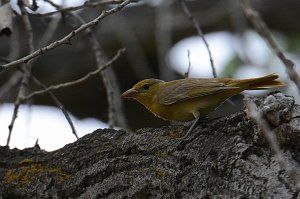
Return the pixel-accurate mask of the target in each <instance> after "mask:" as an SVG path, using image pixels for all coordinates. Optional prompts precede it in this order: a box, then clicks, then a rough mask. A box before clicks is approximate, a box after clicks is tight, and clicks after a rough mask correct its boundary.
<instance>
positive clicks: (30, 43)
mask: <svg viewBox="0 0 300 199" xmlns="http://www.w3.org/2000/svg"><path fill="white" fill-rule="evenodd" d="M18 5H19V7H20V10H21V14H22V15H21V16H22V22H23V24H24V27H25V31H26V36H27V47H28V49H29V53H32V52H33V51H34V47H33V32H32V27H31V24H30V21H29V17H28V13H27V11H26V9H25V3H24V0H18ZM31 68H32V65H31V63H28V64H26V65H25V66H24V69H23V70H24V75H23V79H22V82H21V86H20V89H19V92H18V96H17V99H16V101H15V108H14V112H13V116H12V120H11V123H10V125H9V126H8V129H9V133H8V137H7V142H6V146H8V145H9V142H10V138H11V134H12V130H13V127H14V123H15V121H16V119H17V114H18V110H19V107H20V104H21V99H22V98H23V97H24V96H25V95H26V91H27V89H28V83H29V80H30V77H31Z"/></svg>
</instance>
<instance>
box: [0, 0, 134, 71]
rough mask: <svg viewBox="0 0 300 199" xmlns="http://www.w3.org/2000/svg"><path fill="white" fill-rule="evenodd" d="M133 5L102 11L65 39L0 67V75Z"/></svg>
mask: <svg viewBox="0 0 300 199" xmlns="http://www.w3.org/2000/svg"><path fill="white" fill-rule="evenodd" d="M130 3H131V0H126V1H124V2H123V3H121V4H120V5H118V6H117V7H115V8H112V9H110V10H105V11H102V13H101V14H100V15H99V16H98V17H97V18H95V19H94V20H92V21H90V22H88V23H86V24H83V25H82V26H80V27H79V28H77V29H76V30H74V31H72V32H71V33H70V34H68V35H67V36H65V37H64V38H62V39H60V40H57V41H55V42H53V43H51V44H50V45H48V46H46V47H43V48H40V49H39V50H36V51H34V52H33V53H31V54H29V55H27V56H25V57H23V58H21V59H18V60H15V61H13V62H10V63H8V64H5V65H1V66H0V73H1V72H3V71H6V70H8V69H10V68H13V67H16V66H17V65H20V64H23V63H27V62H28V61H30V60H32V59H34V58H36V57H39V56H41V55H43V54H45V53H46V52H48V51H51V50H53V49H55V48H57V47H58V46H60V45H62V44H70V43H71V39H72V38H73V37H75V36H76V35H77V34H78V33H80V32H82V31H84V30H86V29H87V28H91V27H93V26H96V25H97V24H98V23H99V22H100V21H101V20H102V19H103V18H105V17H107V16H109V15H111V14H114V13H116V12H119V11H120V10H122V9H123V8H124V7H125V6H126V5H128V4H130Z"/></svg>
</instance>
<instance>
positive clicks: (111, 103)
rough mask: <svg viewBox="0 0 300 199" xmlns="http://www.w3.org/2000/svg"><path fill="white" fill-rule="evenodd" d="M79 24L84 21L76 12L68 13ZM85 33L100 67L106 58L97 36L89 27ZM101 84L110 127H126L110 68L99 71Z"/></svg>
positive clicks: (118, 94)
mask: <svg viewBox="0 0 300 199" xmlns="http://www.w3.org/2000/svg"><path fill="white" fill-rule="evenodd" d="M70 14H71V15H72V16H73V17H74V18H75V19H76V20H77V21H78V22H79V23H80V24H84V23H85V21H84V20H83V19H82V18H81V17H80V16H79V15H77V14H75V13H70ZM85 32H86V35H87V36H88V38H89V42H90V44H91V46H92V49H93V52H94V56H95V59H96V64H97V68H100V67H101V66H102V65H103V64H105V63H106V62H107V61H108V59H107V57H106V55H105V54H104V52H103V49H102V47H101V46H100V43H99V42H98V40H97V38H96V37H95V35H94V34H93V32H92V30H91V29H90V28H88V29H86V31H85ZM99 75H100V77H101V79H102V81H103V84H104V86H105V90H106V95H107V101H108V125H109V127H110V128H113V127H114V126H117V125H120V126H122V127H124V128H126V127H127V125H126V122H125V116H124V114H123V111H122V104H121V101H120V97H119V96H120V95H121V93H120V89H119V86H118V85H117V80H116V77H115V74H114V72H113V70H112V69H111V68H108V69H106V70H103V71H101V72H100V73H99Z"/></svg>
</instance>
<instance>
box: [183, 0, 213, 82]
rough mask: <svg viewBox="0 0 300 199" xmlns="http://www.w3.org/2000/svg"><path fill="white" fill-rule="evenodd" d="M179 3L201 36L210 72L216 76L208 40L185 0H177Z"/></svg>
mask: <svg viewBox="0 0 300 199" xmlns="http://www.w3.org/2000/svg"><path fill="white" fill-rule="evenodd" d="M178 1H179V2H180V4H181V7H182V8H183V10H184V12H185V14H186V15H187V17H188V18H189V19H190V20H191V21H192V23H193V24H194V26H195V28H196V30H197V33H198V35H199V36H200V37H201V38H202V40H203V42H204V44H205V46H206V48H207V51H208V55H209V60H210V65H211V70H212V73H213V76H214V77H215V78H216V77H217V72H216V68H215V65H214V60H213V58H212V54H211V51H210V48H209V45H208V42H207V41H206V39H205V37H204V34H203V32H202V30H201V28H200V25H199V23H198V22H197V21H196V19H195V18H194V17H193V15H192V13H191V12H190V10H189V9H188V7H187V5H186V4H185V0H178Z"/></svg>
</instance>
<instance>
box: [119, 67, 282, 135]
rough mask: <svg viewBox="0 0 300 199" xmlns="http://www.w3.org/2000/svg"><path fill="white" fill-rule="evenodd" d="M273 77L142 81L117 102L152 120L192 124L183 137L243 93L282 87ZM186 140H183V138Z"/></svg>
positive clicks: (276, 76) (280, 82)
mask: <svg viewBox="0 0 300 199" xmlns="http://www.w3.org/2000/svg"><path fill="white" fill-rule="evenodd" d="M278 78H279V76H278V74H276V73H273V74H270V75H266V76H263V77H258V78H248V79H232V78H184V79H177V80H172V81H167V82H166V81H163V80H160V79H144V80H141V81H139V82H138V83H136V84H135V85H134V86H133V87H132V88H131V89H129V90H127V91H125V92H124V93H123V94H122V95H121V98H123V99H133V100H136V101H138V102H139V103H141V104H142V105H144V106H145V107H146V108H147V109H148V110H149V111H150V112H152V113H153V114H154V115H155V116H157V117H159V118H161V119H164V120H168V121H176V122H187V121H191V120H195V122H194V123H193V125H192V126H191V127H190V129H189V131H188V132H187V134H189V133H190V132H191V131H192V130H193V128H194V126H195V125H196V124H197V123H198V122H199V121H200V120H201V119H202V118H205V117H206V116H207V115H208V114H209V113H211V112H213V111H214V110H215V109H216V108H217V107H219V106H220V105H221V104H222V103H223V102H224V101H226V100H227V99H228V98H230V97H232V96H234V95H236V94H239V93H240V92H242V91H244V90H265V89H271V88H278V87H282V86H285V84H284V82H282V81H280V80H277V79H278ZM185 137H186V136H185Z"/></svg>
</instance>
